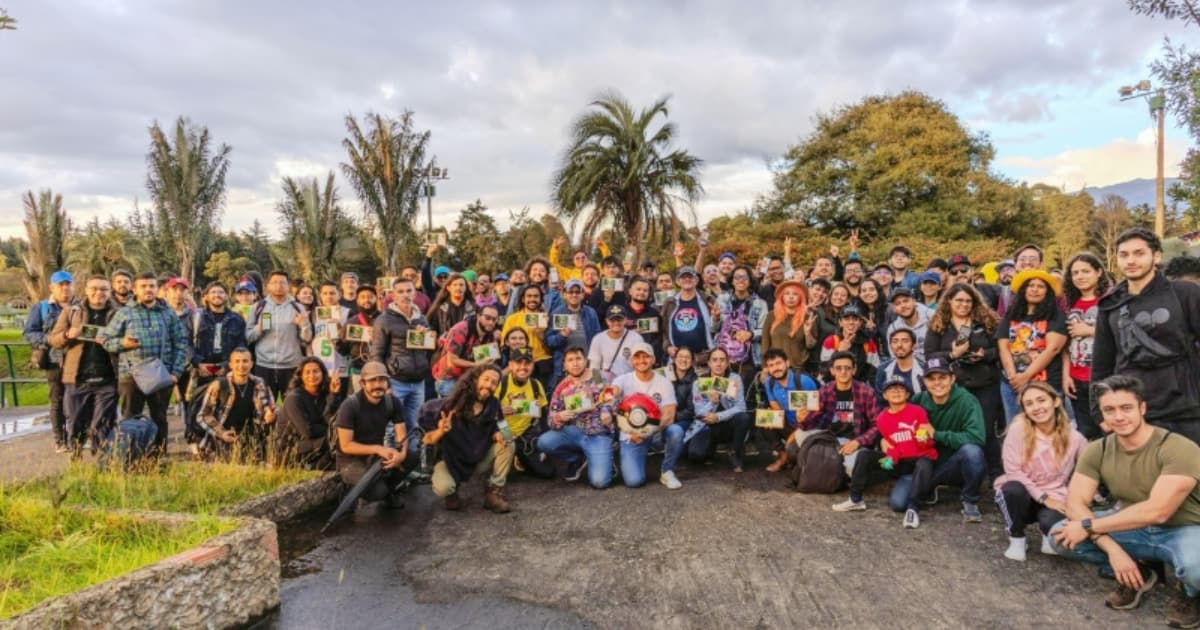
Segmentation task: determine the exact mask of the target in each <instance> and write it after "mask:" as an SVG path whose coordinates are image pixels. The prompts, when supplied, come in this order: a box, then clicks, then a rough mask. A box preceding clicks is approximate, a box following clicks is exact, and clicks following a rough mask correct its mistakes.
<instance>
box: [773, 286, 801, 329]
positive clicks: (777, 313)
mask: <svg viewBox="0 0 1200 630" xmlns="http://www.w3.org/2000/svg"><path fill="white" fill-rule="evenodd" d="M788 289H792V290H794V291H795V292H796V293H799V294H800V301H799V302H797V303H796V312H795V313H792V315H791V317H788V314H787V308H786V307H784V305H783V291H786V290H788ZM783 291H776V292H775V307H774V308H773V309H772V310H773V314H772V316H771V322H772V323H771V332H775V329H776V328H779V326H780V325H781V324H783V323H784V322H786V321H788V320H791V322H792V325H791V326H790V327H789V328H788V335H789V336H791V335H795V334H796V332H797V331H798V330H800V329H801V328H802V327H803V326H804V316H805V314H806V313H807V312H808V296H807V295H805V294H806V293H807V292H806V291H805V290H804V287H802V286H800V285H798V284H793V285H790V286H787V287H784V289H783Z"/></svg>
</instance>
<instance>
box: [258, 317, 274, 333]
mask: <svg viewBox="0 0 1200 630" xmlns="http://www.w3.org/2000/svg"><path fill="white" fill-rule="evenodd" d="M258 321H260V322H262V329H263V330H271V314H270V313H263V314H262V315H259V317H258Z"/></svg>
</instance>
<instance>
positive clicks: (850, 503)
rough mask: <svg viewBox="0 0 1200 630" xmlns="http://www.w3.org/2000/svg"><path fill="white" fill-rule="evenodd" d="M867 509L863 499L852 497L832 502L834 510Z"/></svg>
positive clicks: (859, 510)
mask: <svg viewBox="0 0 1200 630" xmlns="http://www.w3.org/2000/svg"><path fill="white" fill-rule="evenodd" d="M866 509H867V504H866V502H865V501H855V500H854V499H846V500H845V501H842V502H841V503H834V504H833V511H834V512H862V511H864V510H866Z"/></svg>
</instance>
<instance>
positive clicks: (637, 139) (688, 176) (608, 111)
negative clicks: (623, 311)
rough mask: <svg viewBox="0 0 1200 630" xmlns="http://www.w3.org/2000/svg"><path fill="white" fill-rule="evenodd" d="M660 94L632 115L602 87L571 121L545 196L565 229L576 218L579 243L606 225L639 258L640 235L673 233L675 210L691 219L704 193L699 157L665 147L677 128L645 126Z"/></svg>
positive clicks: (662, 107)
mask: <svg viewBox="0 0 1200 630" xmlns="http://www.w3.org/2000/svg"><path fill="white" fill-rule="evenodd" d="M667 100H668V99H666V98H662V99H659V100H658V101H655V102H654V103H653V104H652V105H651V106H650V107H648V108H646V109H643V110H641V111H640V112H637V113H635V112H634V111H633V108H632V107H630V105H629V103H628V102H627V101H626V100H625V99H624V97H622V96H621V95H619V94H617V93H608V94H605V95H603V96H601V97H600V98H599V99H597V100H595V101H593V102H592V103H591V107H592V109H591V110H590V111H588V112H585V113H584V114H583V115H582V116H580V117H579V118H578V119H576V120H575V123H574V124H573V125H572V127H571V139H570V144H569V146H568V148H567V151H566V153H565V154H564V155H563V157H562V160H561V165H560V166H559V168H558V170H557V171H556V172H555V174H554V178H553V182H552V198H553V202H554V205H555V207H556V208H557V209H558V210H559V212H560V213H561V214H562V216H563V217H565V218H568V219H570V220H571V231H572V232H575V229H576V226H577V225H578V224H579V223H580V222H582V224H583V225H582V232H581V238H582V240H583V242H585V243H586V242H590V241H591V240H592V237H593V236H594V235H595V234H597V233H599V232H600V231H601V230H602V229H603V227H604V226H605V225H608V224H611V225H612V227H613V228H614V229H617V230H621V231H623V232H625V233H627V234H629V235H630V237H631V242H630V247H631V248H632V249H633V251H634V254H635V255H636V256H637V258H638V259H640V258H641V256H642V248H643V244H644V243H643V241H645V240H646V238H647V237H651V238H654V237H655V236H658V237H660V238H661V235H662V234H666V233H671V234H674V233H676V232H677V231H678V229H679V223H680V213H681V211H683V212H684V214H685V218H687V219H690V221H689V222H690V223H694V222H695V212H694V210H693V206H694V204H695V203H696V202H697V201H698V200H699V199H700V197H701V195H702V194H703V193H704V188H703V187H702V186H701V185H700V180H699V172H700V167H701V166H702V164H703V161H702V160H700V158H697V157H695V156H693V155H691V154H690V153H688V152H687V151H685V150H683V149H675V150H671V144H672V143H673V142H674V141H675V138H676V135H677V134H678V129H677V128H676V127H675V125H674V123H670V122H667V123H663V125H662V126H660V127H658V128H657V129H652V128H651V125H653V124H655V121H656V119H657V118H658V117H660V116H661V117H663V118H664V119H665V118H666V117H667V116H668V112H667Z"/></svg>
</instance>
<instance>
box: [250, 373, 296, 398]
mask: <svg viewBox="0 0 1200 630" xmlns="http://www.w3.org/2000/svg"><path fill="white" fill-rule="evenodd" d="M295 373H296V368H294V367H290V368H269V367H263V366H261V365H255V366H254V375H255V376H257V377H259V378H261V379H262V380H263V382H265V383H266V384H267V391H269V392H271V400H272V401H274V400H275V399H277V398H283V396H284V395H285V394H287V387H288V383H290V382H291V381H292V375H293V374H295Z"/></svg>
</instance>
